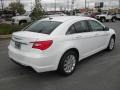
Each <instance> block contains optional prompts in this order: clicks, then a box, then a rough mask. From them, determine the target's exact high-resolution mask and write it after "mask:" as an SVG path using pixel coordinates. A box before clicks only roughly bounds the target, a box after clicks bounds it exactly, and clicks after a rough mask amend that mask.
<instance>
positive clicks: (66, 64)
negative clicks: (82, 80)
mask: <svg viewBox="0 0 120 90" xmlns="http://www.w3.org/2000/svg"><path fill="white" fill-rule="evenodd" d="M77 62H78V57H77V54H76V52H74V51H72V50H71V51H68V52H66V53H65V54H64V55H63V56H62V58H61V60H60V63H59V66H58V70H57V71H58V72H59V73H60V74H62V75H64V76H69V75H71V74H72V73H73V72H74V71H75V69H76V66H77Z"/></svg>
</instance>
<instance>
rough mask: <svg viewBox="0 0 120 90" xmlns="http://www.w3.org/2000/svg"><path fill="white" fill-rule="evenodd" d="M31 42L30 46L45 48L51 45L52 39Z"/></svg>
mask: <svg viewBox="0 0 120 90" xmlns="http://www.w3.org/2000/svg"><path fill="white" fill-rule="evenodd" d="M32 43H33V46H32V48H35V49H40V50H46V49H48V48H49V47H50V46H51V45H52V43H53V41H52V40H47V41H36V42H32Z"/></svg>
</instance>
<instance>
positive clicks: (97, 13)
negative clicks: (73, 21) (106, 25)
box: [90, 12, 100, 18]
mask: <svg viewBox="0 0 120 90" xmlns="http://www.w3.org/2000/svg"><path fill="white" fill-rule="evenodd" d="M96 15H100V13H99V12H96V13H91V15H90V17H92V18H95V17H96Z"/></svg>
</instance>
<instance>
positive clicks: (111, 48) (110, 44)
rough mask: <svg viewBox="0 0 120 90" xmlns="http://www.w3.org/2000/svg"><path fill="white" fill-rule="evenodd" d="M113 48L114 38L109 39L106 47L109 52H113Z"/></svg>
mask: <svg viewBox="0 0 120 90" xmlns="http://www.w3.org/2000/svg"><path fill="white" fill-rule="evenodd" d="M114 47H115V38H114V37H111V39H110V42H109V45H108V48H107V49H108V50H109V51H111V50H113V49H114Z"/></svg>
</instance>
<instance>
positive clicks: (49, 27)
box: [25, 21, 62, 34]
mask: <svg viewBox="0 0 120 90" xmlns="http://www.w3.org/2000/svg"><path fill="white" fill-rule="evenodd" d="M61 23H62V22H57V21H37V22H35V23H33V24H31V25H30V26H28V27H27V28H25V31H31V32H37V33H43V34H50V33H51V32H52V31H53V30H54V29H55V28H57V27H58V26H59V25H60V24H61Z"/></svg>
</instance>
